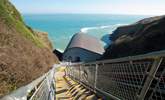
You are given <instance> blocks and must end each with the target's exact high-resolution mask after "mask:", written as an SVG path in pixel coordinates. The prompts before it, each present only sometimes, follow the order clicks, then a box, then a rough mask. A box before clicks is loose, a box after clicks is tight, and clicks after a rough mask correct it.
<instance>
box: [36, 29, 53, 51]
mask: <svg viewBox="0 0 165 100" xmlns="http://www.w3.org/2000/svg"><path fill="white" fill-rule="evenodd" d="M34 32H35V34H36V35H37V37H38V38H39V39H40V40H41V41H43V44H44V45H45V47H47V48H49V49H50V50H53V46H52V43H51V42H50V40H49V37H48V33H47V32H41V31H37V30H35V31H34Z"/></svg>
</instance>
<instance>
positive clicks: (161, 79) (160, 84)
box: [145, 60, 165, 100]
mask: <svg viewBox="0 0 165 100" xmlns="http://www.w3.org/2000/svg"><path fill="white" fill-rule="evenodd" d="M145 99H146V100H165V60H164V61H163V62H162V64H161V65H160V67H159V69H158V71H157V73H156V75H155V78H154V80H153V81H152V84H151V86H150V88H149V90H148V93H147V94H146V97H145Z"/></svg>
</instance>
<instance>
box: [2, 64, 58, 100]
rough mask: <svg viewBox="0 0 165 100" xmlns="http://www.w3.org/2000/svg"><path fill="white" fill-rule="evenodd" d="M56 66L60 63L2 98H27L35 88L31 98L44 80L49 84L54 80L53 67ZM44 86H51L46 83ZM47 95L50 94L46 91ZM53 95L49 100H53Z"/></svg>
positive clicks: (9, 99) (21, 99)
mask: <svg viewBox="0 0 165 100" xmlns="http://www.w3.org/2000/svg"><path fill="white" fill-rule="evenodd" d="M58 66H60V65H54V66H53V67H52V69H51V70H49V72H47V73H46V74H44V75H42V76H41V77H39V78H37V79H36V80H34V81H32V82H31V83H29V84H28V85H26V86H23V87H20V88H19V89H17V90H15V91H13V92H12V93H10V94H8V95H6V96H4V97H3V98H2V100H27V98H28V95H29V93H30V92H31V91H32V90H34V89H35V91H34V93H33V94H32V96H31V97H30V100H33V98H34V97H35V96H36V95H37V92H38V91H39V90H40V87H41V86H42V85H43V83H44V81H47V82H48V83H49V84H51V83H50V82H54V81H53V78H54V73H55V67H58ZM47 77H50V79H48V78H47ZM53 84H55V83H53ZM46 87H47V88H48V89H50V88H51V87H53V86H51V85H47V86H46ZM49 91H52V90H49ZM48 95H50V94H49V93H48ZM54 97H55V96H52V98H51V100H54Z"/></svg>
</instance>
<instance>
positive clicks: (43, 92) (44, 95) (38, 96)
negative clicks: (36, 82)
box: [31, 79, 49, 100]
mask: <svg viewBox="0 0 165 100" xmlns="http://www.w3.org/2000/svg"><path fill="white" fill-rule="evenodd" d="M48 96H49V89H48V86H47V81H46V79H45V80H44V81H43V82H42V83H41V85H40V87H39V88H38V90H37V92H36V93H35V95H34V96H33V97H32V98H31V100H48Z"/></svg>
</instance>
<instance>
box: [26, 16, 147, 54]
mask: <svg viewBox="0 0 165 100" xmlns="http://www.w3.org/2000/svg"><path fill="white" fill-rule="evenodd" d="M146 17H149V16H144V15H112V14H24V15H23V18H24V21H25V22H26V24H27V25H28V26H30V27H32V28H33V29H35V30H39V31H44V32H48V36H49V39H50V40H51V42H52V44H53V48H54V49H57V50H59V51H61V52H63V51H64V50H65V48H66V46H67V45H68V43H69V41H70V39H71V38H72V36H73V35H74V34H76V33H78V32H83V33H84V34H89V35H91V36H94V37H96V38H98V39H100V41H101V43H102V44H103V46H105V47H106V45H108V44H107V43H110V40H109V39H108V37H107V36H108V34H112V33H113V31H114V30H115V29H116V28H117V27H119V26H123V25H128V24H133V23H135V22H137V21H138V20H141V19H143V18H146Z"/></svg>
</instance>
